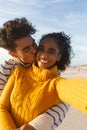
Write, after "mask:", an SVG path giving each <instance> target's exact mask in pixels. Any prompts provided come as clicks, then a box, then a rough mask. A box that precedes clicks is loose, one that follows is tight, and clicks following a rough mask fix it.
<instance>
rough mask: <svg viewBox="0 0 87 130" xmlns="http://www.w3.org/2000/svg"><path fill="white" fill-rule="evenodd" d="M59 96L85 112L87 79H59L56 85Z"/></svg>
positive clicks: (86, 107)
mask: <svg viewBox="0 0 87 130" xmlns="http://www.w3.org/2000/svg"><path fill="white" fill-rule="evenodd" d="M56 89H57V92H58V95H59V98H60V99H61V100H62V101H64V102H67V103H68V104H70V105H72V106H74V107H75V108H77V109H79V110H81V111H82V112H85V113H86V114H87V79H85V78H73V79H69V80H64V79H61V80H60V81H58V83H57V86H56Z"/></svg>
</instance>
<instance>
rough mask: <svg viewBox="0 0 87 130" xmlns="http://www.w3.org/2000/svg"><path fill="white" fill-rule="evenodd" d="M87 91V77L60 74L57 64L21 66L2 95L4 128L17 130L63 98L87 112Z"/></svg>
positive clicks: (0, 105) (1, 124)
mask: <svg viewBox="0 0 87 130" xmlns="http://www.w3.org/2000/svg"><path fill="white" fill-rule="evenodd" d="M86 91H87V80H85V79H81V78H79V79H72V80H67V79H64V78H62V77H58V70H57V67H56V66H54V67H53V68H51V69H50V70H47V69H40V68H38V67H37V66H35V65H34V64H33V65H32V67H30V68H22V67H17V68H16V69H15V70H14V71H13V73H12V75H11V76H10V78H9V80H8V83H7V85H6V86H5V89H4V91H3V93H2V95H1V98H0V130H14V129H15V128H17V127H20V126H21V125H23V124H24V123H28V122H29V121H31V120H32V119H34V118H35V117H36V116H38V115H39V114H41V113H42V112H44V111H45V110H47V109H48V108H49V107H51V106H53V105H56V104H58V103H59V102H60V101H61V100H63V101H66V102H67V103H69V104H71V105H73V106H75V107H76V108H78V109H80V110H82V111H84V112H86V107H87V103H86V101H87V92H86ZM80 95H81V96H80ZM84 98H85V100H84V101H83V99H84ZM60 99H61V100H60Z"/></svg>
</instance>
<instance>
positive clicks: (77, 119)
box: [55, 65, 87, 130]
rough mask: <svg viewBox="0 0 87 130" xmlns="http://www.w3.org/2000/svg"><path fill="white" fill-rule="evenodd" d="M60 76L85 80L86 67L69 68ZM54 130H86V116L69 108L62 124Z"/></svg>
mask: <svg viewBox="0 0 87 130" xmlns="http://www.w3.org/2000/svg"><path fill="white" fill-rule="evenodd" d="M62 76H64V77H67V78H72V77H77V76H78V77H84V78H87V65H83V66H73V67H69V68H67V70H66V71H65V72H63V73H62ZM55 130H87V115H86V114H84V113H82V112H80V111H78V110H77V109H75V108H74V107H72V106H71V107H70V109H69V111H68V113H67V115H66V117H65V119H64V120H63V122H62V124H61V125H60V126H59V127H58V128H56V129H55Z"/></svg>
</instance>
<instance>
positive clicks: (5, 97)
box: [0, 75, 16, 130]
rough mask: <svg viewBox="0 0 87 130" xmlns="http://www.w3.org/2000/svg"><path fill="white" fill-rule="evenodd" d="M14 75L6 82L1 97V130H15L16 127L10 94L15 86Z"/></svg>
mask: <svg viewBox="0 0 87 130" xmlns="http://www.w3.org/2000/svg"><path fill="white" fill-rule="evenodd" d="M13 83H14V77H13V75H11V77H10V78H9V80H8V84H6V86H5V89H4V90H3V93H2V95H1V97H0V130H13V129H15V128H16V126H15V124H14V121H13V120H12V117H11V113H10V94H11V91H12V89H13V86H14V84H13Z"/></svg>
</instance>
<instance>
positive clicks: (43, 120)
mask: <svg viewBox="0 0 87 130" xmlns="http://www.w3.org/2000/svg"><path fill="white" fill-rule="evenodd" d="M68 109H69V105H68V104H66V103H64V102H61V103H60V104H58V105H56V106H53V107H51V108H50V109H48V110H47V111H46V112H44V113H43V114H41V115H39V116H38V117H37V118H35V119H34V120H33V121H31V122H30V123H29V124H30V125H32V126H33V127H34V128H35V129H36V130H53V129H54V128H56V127H58V126H59V125H60V124H61V123H62V121H63V119H64V118H65V116H66V114H67V112H68Z"/></svg>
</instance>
